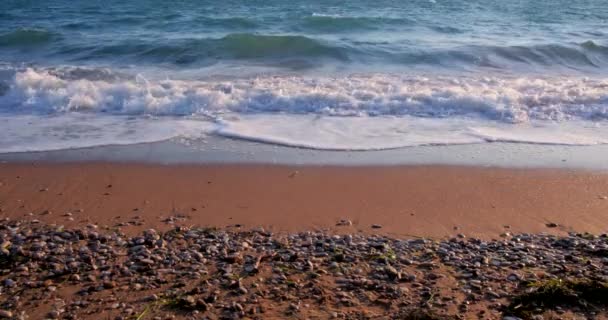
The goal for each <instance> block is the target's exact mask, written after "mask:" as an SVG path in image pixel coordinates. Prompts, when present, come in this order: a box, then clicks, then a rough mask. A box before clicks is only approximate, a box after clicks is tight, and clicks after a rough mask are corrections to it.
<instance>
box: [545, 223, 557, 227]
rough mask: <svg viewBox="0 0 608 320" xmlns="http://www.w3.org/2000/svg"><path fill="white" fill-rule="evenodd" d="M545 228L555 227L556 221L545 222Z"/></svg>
mask: <svg viewBox="0 0 608 320" xmlns="http://www.w3.org/2000/svg"><path fill="white" fill-rule="evenodd" d="M545 225H546V226H547V228H557V223H553V222H549V223H547V224H545Z"/></svg>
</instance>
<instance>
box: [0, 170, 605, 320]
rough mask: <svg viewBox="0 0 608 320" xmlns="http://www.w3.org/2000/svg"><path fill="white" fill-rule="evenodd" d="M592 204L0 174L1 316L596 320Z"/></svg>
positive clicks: (477, 193) (514, 193)
mask: <svg viewBox="0 0 608 320" xmlns="http://www.w3.org/2000/svg"><path fill="white" fill-rule="evenodd" d="M606 195H608V175H607V174H605V173H599V172H594V171H583V170H549V169H498V168H483V167H458V166H386V167H382V166H368V167H338V166H272V165H188V166H186V165H181V166H180V165H170V166H168V165H153V164H136V163H69V164H68V163H64V164H61V163H25V162H20V163H4V164H2V165H0V211H1V218H2V223H1V224H0V250H1V252H0V271H1V274H0V288H1V293H2V295H3V297H2V299H0V318H7V319H43V318H50V319H116V320H125V319H137V320H142V319H439V320H455V319H579V318H580V317H582V316H585V317H592V318H594V319H605V318H606V313H605V305H606V302H607V301H606V300H605V296H606V293H607V292H608V291H607V290H608V284H606V277H607V276H608V274H607V270H608V269H607V268H606V264H607V263H608V260H607V258H606V252H608V241H607V239H608V238H607V237H606V235H605V233H606V231H608V210H607V209H608V198H607V197H606ZM548 292H550V294H548ZM572 297H574V298H572ZM572 299H574V300H572ZM509 317H511V318H509Z"/></svg>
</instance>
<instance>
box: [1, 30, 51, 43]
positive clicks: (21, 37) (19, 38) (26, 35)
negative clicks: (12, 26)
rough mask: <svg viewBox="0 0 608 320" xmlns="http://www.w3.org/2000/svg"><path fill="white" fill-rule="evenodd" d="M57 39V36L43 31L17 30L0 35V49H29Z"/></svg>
mask: <svg viewBox="0 0 608 320" xmlns="http://www.w3.org/2000/svg"><path fill="white" fill-rule="evenodd" d="M57 38H58V35H57V34H55V33H52V32H50V31H47V30H44V29H17V30H14V31H11V32H8V33H4V34H0V47H31V46H36V45H41V44H46V43H49V42H51V41H53V40H54V39H57Z"/></svg>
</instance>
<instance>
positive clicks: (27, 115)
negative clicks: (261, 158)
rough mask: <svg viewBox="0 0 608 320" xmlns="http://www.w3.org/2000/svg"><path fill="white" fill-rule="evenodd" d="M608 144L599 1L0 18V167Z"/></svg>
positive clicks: (11, 12) (20, 11)
mask: <svg viewBox="0 0 608 320" xmlns="http://www.w3.org/2000/svg"><path fill="white" fill-rule="evenodd" d="M210 135H214V136H225V137H230V138H236V139H246V140H254V141H261V142H265V143H271V144H281V145H291V146H298V147H307V148H316V149H331V150H370V149H374V150H376V149H391V148H400V147H407V146H419V145H446V144H448V145H449V144H469V143H491V142H496V141H505V142H521V143H538V144H561V145H593V144H605V143H608V5H607V4H606V2H605V0H580V1H571V0H568V1H566V0H550V1H529V0H500V1H499V0H407V1H396V0H377V1H368V0H351V1H334V0H323V1H320V0H291V1H286V0H264V1H261V0H248V1H244V0H239V1H237V0H224V1H217V0H178V1H160V0H132V1H123V0H120V1H119V0H105V1H95V0H92V1H68V0H46V1H33V0H3V1H1V2H0V152H18V151H34V150H53V149H66V148H79V147H87V146H96V145H112V144H134V143H141V142H153V141H163V140H168V139H173V140H177V141H189V140H204V139H205V138H206V137H208V136H210Z"/></svg>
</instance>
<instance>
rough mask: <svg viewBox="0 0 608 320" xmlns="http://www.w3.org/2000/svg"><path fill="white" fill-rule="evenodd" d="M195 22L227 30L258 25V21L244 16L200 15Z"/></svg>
mask: <svg viewBox="0 0 608 320" xmlns="http://www.w3.org/2000/svg"><path fill="white" fill-rule="evenodd" d="M195 22H196V23H200V24H202V25H203V26H206V27H218V28H225V29H227V30H230V29H245V28H256V27H258V26H259V24H258V22H256V21H255V20H253V19H249V18H246V17H200V18H197V19H196V20H195Z"/></svg>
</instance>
